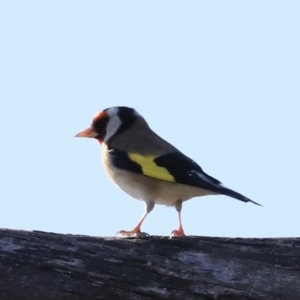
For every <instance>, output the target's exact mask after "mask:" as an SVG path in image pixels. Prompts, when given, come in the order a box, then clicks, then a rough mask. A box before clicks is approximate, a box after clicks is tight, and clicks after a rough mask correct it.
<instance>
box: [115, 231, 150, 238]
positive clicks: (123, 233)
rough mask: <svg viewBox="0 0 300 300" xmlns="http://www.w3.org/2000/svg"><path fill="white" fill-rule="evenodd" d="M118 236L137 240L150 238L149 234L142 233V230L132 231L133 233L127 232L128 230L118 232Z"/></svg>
mask: <svg viewBox="0 0 300 300" xmlns="http://www.w3.org/2000/svg"><path fill="white" fill-rule="evenodd" d="M116 235H120V236H124V237H136V238H147V237H149V234H148V233H146V232H141V231H140V230H131V231H126V230H120V231H118V232H117V233H116V234H115V236H116Z"/></svg>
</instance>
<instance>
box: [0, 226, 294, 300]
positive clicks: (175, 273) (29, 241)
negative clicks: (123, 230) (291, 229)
mask: <svg viewBox="0 0 300 300" xmlns="http://www.w3.org/2000/svg"><path fill="white" fill-rule="evenodd" d="M0 299H1V300H19V299H20V300H21V299H22V300H50V299H51V300H52V299H53V300H54V299H55V300H61V299H66V300H69V299H72V300H77V299H88V300H93V299H113V300H117V299H148V300H149V299H172V300H176V299H180V300H183V299H188V300H192V299H205V300H206V299H207V300H208V299H209V300H212V299H220V300H221V299H222V300H225V299H226V300H229V299H236V300H244V299H247V300H250V299H255V300H256V299H259V300H264V299H284V300H297V299H300V239H299V238H293V239H288V238H287V239H239V238H238V239H229V238H215V237H214V238H212V237H186V238H181V239H179V238H176V239H169V238H167V237H156V236H155V237H154V236H153V237H150V238H145V239H128V238H127V239H124V238H99V237H90V236H75V235H63V234H55V233H46V232H37V231H33V232H27V231H16V230H0Z"/></svg>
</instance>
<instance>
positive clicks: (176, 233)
mask: <svg viewBox="0 0 300 300" xmlns="http://www.w3.org/2000/svg"><path fill="white" fill-rule="evenodd" d="M181 208H182V201H181V200H178V201H177V202H176V203H175V209H176V210H177V212H178V219H179V227H178V229H177V230H173V231H172V232H171V238H172V237H173V236H185V234H184V231H183V227H182V221H181Z"/></svg>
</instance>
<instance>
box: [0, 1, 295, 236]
mask: <svg viewBox="0 0 300 300" xmlns="http://www.w3.org/2000/svg"><path fill="white" fill-rule="evenodd" d="M299 14H300V2H299V1H1V3H0V86H1V87H0V101H1V102H0V103H1V121H0V122H1V126H0V132H1V148H0V166H1V168H0V170H1V180H0V201H1V202H0V227H2V228H15V229H25V230H43V231H52V232H60V233H73V234H87V235H97V236H111V235H114V234H115V233H116V232H117V231H118V230H120V229H125V230H130V229H132V228H133V226H134V225H135V223H136V222H137V221H138V219H139V218H140V216H141V215H142V213H143V210H144V207H143V203H142V202H139V201H137V200H135V199H132V198H130V197H129V196H127V195H126V194H124V193H123V192H122V191H121V190H119V189H117V188H116V187H115V186H114V185H113V184H112V183H111V182H110V181H109V179H108V178H107V176H106V174H105V172H104V169H103V168H102V164H101V160H100V146H99V145H98V143H97V142H96V141H93V140H89V139H76V138H74V135H75V134H76V133H78V132H79V131H80V130H82V129H84V128H86V127H87V126H89V124H90V122H91V118H92V117H93V115H94V114H95V113H96V112H97V111H99V110H102V109H105V108H107V107H110V106H115V105H125V106H131V107H134V108H136V109H137V110H138V111H139V113H140V114H142V115H144V117H145V118H146V119H147V120H148V122H149V124H150V125H151V127H152V128H153V129H154V130H155V131H156V132H157V133H158V134H160V135H161V136H162V137H164V138H165V139H167V140H168V141H170V142H171V143H173V144H174V145H175V146H176V147H178V148H179V149H180V150H181V151H183V152H184V153H185V154H187V155H188V156H190V157H191V158H193V159H194V160H195V161H197V162H198V163H199V164H200V166H202V168H203V169H204V170H205V171H206V172H207V173H208V174H210V175H212V176H214V177H215V178H217V179H219V180H220V181H221V182H222V183H223V184H224V185H226V186H228V187H230V188H232V189H235V190H236V191H238V192H240V193H242V194H244V195H246V196H248V197H249V198H251V199H253V200H254V201H257V202H259V203H261V204H263V205H264V207H263V208H261V207H258V206H255V205H252V204H244V203H242V202H239V201H237V200H234V199H232V198H228V197H225V196H209V197H202V198H194V199H192V200H190V201H188V202H186V203H185V204H184V206H183V222H184V228H185V231H186V234H188V235H206V236H229V237H236V236H239V237H276V236H285V237H288V236H300V198H299V187H300V183H299V179H300V176H299V169H300V160H299V155H300V141H299V140H300V88H299V87H300V58H299V57H300V55H299V53H300V44H299V43H300V41H299V32H300V18H299ZM176 227H177V214H176V212H175V210H174V209H171V208H167V207H164V206H156V207H155V209H154V210H153V211H152V212H151V214H150V215H149V217H148V218H147V219H146V221H145V223H144V227H143V230H144V231H146V232H148V233H149V234H153V235H154V234H155V235H156V234H157V235H169V233H170V232H171V231H172V230H173V229H175V228H176Z"/></svg>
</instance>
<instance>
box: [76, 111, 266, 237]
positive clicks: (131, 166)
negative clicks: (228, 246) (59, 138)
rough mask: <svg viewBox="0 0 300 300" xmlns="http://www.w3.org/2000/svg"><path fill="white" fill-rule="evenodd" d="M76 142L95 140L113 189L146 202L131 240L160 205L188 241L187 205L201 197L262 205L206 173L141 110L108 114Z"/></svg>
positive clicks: (99, 117) (101, 114) (125, 233)
mask: <svg viewBox="0 0 300 300" xmlns="http://www.w3.org/2000/svg"><path fill="white" fill-rule="evenodd" d="M75 137H85V138H94V139H96V140H97V141H98V142H99V143H100V144H101V146H102V147H101V148H102V155H101V156H102V162H103V165H104V168H105V170H106V172H107V174H108V176H109V177H110V178H111V180H112V181H113V183H114V184H115V185H117V186H118V187H119V188H120V189H121V190H123V191H124V192H125V193H127V194H128V195H130V196H131V197H133V198H135V199H138V200H141V201H144V203H145V212H144V213H143V215H142V217H141V219H140V220H139V221H138V223H137V224H136V226H135V227H134V228H133V229H132V230H120V231H119V232H118V233H117V234H120V235H121V236H125V237H141V236H144V235H145V233H144V232H142V231H141V226H142V224H143V222H144V220H145V219H146V217H147V215H148V214H149V213H150V212H151V211H152V210H153V208H154V206H155V205H156V204H161V205H166V206H171V207H172V206H173V207H175V209H176V211H177V213H178V223H179V225H178V227H177V229H175V230H173V231H172V232H171V235H170V236H171V237H184V236H185V232H184V229H183V225H182V218H181V210H182V204H183V202H185V201H187V200H189V199H191V198H194V197H199V196H206V195H226V196H229V197H232V198H235V199H237V200H240V201H243V202H252V203H254V204H256V205H259V206H262V205H261V204H259V203H257V202H254V201H252V200H250V199H249V198H247V197H245V196H243V195H242V194H240V193H237V192H235V191H233V190H231V189H229V188H227V187H225V186H223V184H222V183H221V182H220V181H219V180H217V179H215V178H214V177H212V176H210V175H208V174H207V173H205V172H204V171H203V169H202V168H201V167H200V166H199V165H198V164H197V163H196V162H195V161H194V160H192V159H190V158H189V157H188V156H186V155H185V154H183V153H182V152H181V151H180V150H178V149H177V148H175V147H174V146H173V145H171V144H170V143H168V142H167V141H165V140H164V139H163V138H161V137H160V136H159V135H157V134H156V133H155V132H154V131H153V130H152V129H151V128H150V126H149V125H148V123H147V121H146V120H145V118H144V117H143V116H141V115H140V114H139V113H138V112H137V110H135V109H134V108H131V107H127V106H115V107H109V108H106V109H104V110H102V111H100V112H98V113H96V115H95V116H94V117H93V120H92V124H91V125H90V127H88V128H87V129H85V130H83V131H81V132H79V133H78V134H76V135H75Z"/></svg>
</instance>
